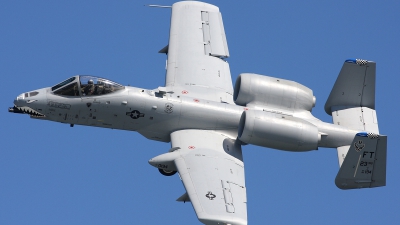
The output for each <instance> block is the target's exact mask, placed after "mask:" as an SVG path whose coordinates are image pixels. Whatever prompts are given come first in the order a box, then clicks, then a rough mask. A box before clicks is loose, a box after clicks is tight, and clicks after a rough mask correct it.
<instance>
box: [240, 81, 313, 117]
mask: <svg viewBox="0 0 400 225" xmlns="http://www.w3.org/2000/svg"><path fill="white" fill-rule="evenodd" d="M233 100H234V101H235V103H236V104H237V105H242V106H248V105H249V104H250V105H259V106H268V107H271V108H276V109H282V110H283V111H297V110H308V111H311V109H312V108H313V107H314V106H315V101H316V99H315V97H314V95H313V91H312V90H311V89H309V88H307V87H306V86H304V85H301V84H299V83H297V82H294V81H290V80H284V79H280V78H275V77H268V76H263V75H258V74H250V73H242V74H240V75H239V77H238V78H237V80H236V83H235V91H234V94H233Z"/></svg>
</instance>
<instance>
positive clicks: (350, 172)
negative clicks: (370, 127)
mask: <svg viewBox="0 0 400 225" xmlns="http://www.w3.org/2000/svg"><path fill="white" fill-rule="evenodd" d="M386 148H387V137H386V136H384V135H378V134H372V133H366V132H361V133H358V134H357V135H356V136H355V138H354V140H353V142H352V145H350V149H349V152H348V153H347V156H346V159H345V160H344V162H343V164H342V167H340V170H339V172H338V174H337V176H336V179H335V184H336V186H337V187H338V188H340V189H356V188H371V187H380V186H385V185H386V158H387V157H386Z"/></svg>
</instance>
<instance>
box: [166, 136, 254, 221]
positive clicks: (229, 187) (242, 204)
mask: <svg viewBox="0 0 400 225" xmlns="http://www.w3.org/2000/svg"><path fill="white" fill-rule="evenodd" d="M171 143H172V147H173V149H177V148H180V149H179V150H177V151H179V155H180V156H179V157H177V158H176V159H175V165H176V168H177V170H178V172H179V174H180V177H181V180H182V182H183V185H184V186H185V189H186V191H187V193H186V194H184V195H183V196H182V197H181V198H180V199H178V201H179V200H185V199H186V201H187V200H190V201H191V203H192V205H193V208H194V210H195V211H196V214H197V217H198V219H199V220H200V221H201V222H202V223H204V224H208V225H214V224H215V225H216V224H231V225H234V224H235V225H243V224H247V203H246V202H247V200H246V186H245V179H244V164H243V161H242V150H241V145H240V144H239V143H235V141H234V140H232V139H230V138H228V137H226V136H224V135H223V134H221V133H218V132H215V131H205V130H181V131H176V132H173V133H172V134H171Z"/></svg>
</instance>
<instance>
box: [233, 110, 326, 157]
mask: <svg viewBox="0 0 400 225" xmlns="http://www.w3.org/2000/svg"><path fill="white" fill-rule="evenodd" d="M238 138H239V140H241V141H242V142H245V143H248V144H253V145H258V146H262V147H268V148H274V149H280V150H286V151H310V150H316V149H318V142H319V141H320V139H321V135H320V134H319V133H318V128H317V127H316V126H314V125H313V124H311V123H309V122H307V121H304V120H302V119H299V118H295V117H292V116H288V115H284V114H278V113H272V112H264V111H255V110H249V111H244V112H243V113H242V116H241V118H240V122H239V130H238Z"/></svg>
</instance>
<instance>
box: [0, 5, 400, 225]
mask: <svg viewBox="0 0 400 225" xmlns="http://www.w3.org/2000/svg"><path fill="white" fill-rule="evenodd" d="M172 3H173V1H162V0H159V1H132V0H130V1H75V0H71V1H63V2H61V1H39V0H38V1H3V2H2V4H1V7H0V29H1V31H0V74H1V78H2V88H1V89H0V90H1V96H2V101H1V102H0V104H1V109H2V110H1V111H0V113H1V114H0V115H1V121H2V123H1V129H0V132H1V133H0V144H1V150H0V224H15V225H17V224H30V225H33V224H41V225H43V224H178V225H179V224H199V222H198V221H197V219H196V215H195V213H194V210H193V209H192V206H191V204H190V203H185V204H183V203H179V202H176V201H175V200H176V199H177V198H178V197H179V196H181V195H182V194H183V193H184V192H185V190H184V187H183V185H182V183H181V181H180V180H179V177H178V176H173V177H164V176H162V175H161V174H159V172H158V171H157V169H155V168H154V167H152V166H150V165H149V164H148V162H147V161H148V160H149V159H150V158H152V157H154V156H156V155H159V154H162V153H165V152H166V151H167V150H168V149H169V148H170V144H167V143H158V142H154V141H150V140H147V139H145V138H144V137H142V136H141V135H139V134H137V133H134V132H128V131H120V130H109V129H101V128H93V127H83V126H75V127H74V128H70V127H69V125H68V124H61V123H54V122H48V121H40V120H33V119H29V118H28V116H26V115H17V114H10V113H8V112H7V108H8V107H11V106H12V105H13V100H14V99H15V98H16V96H17V95H19V94H20V93H22V92H26V91H30V90H34V89H38V88H42V87H47V86H52V85H54V84H56V83H58V82H60V81H62V80H64V79H66V78H68V77H71V76H73V75H76V74H91V75H96V76H101V77H105V78H109V79H111V80H114V81H116V82H119V83H121V84H124V85H128V84H130V85H131V86H136V87H142V88H149V89H150V88H151V89H153V88H156V87H158V86H162V85H164V76H165V59H166V57H165V55H163V54H158V53H157V52H158V50H160V49H161V48H163V47H164V46H165V45H166V44H167V43H168V35H169V22H170V9H158V8H149V7H144V6H143V5H144V4H163V5H171V4H172ZM210 3H212V4H215V5H217V6H219V7H220V10H221V12H222V15H223V20H224V25H225V31H226V35H227V40H228V45H229V50H230V54H231V57H230V58H229V59H228V61H229V63H230V67H231V74H232V80H233V82H235V80H236V78H237V76H238V75H239V74H240V73H243V72H254V73H259V74H265V75H269V76H275V77H280V78H284V79H289V80H294V81H297V82H300V83H302V84H304V85H306V86H308V87H309V88H311V89H313V91H314V95H315V96H316V97H317V105H316V107H315V108H314V109H313V114H314V115H315V116H316V117H318V118H320V119H322V120H324V121H329V122H330V121H331V117H330V116H328V115H327V114H326V113H325V111H324V109H323V106H324V104H325V101H326V99H327V97H328V95H329V93H330V90H331V88H332V86H333V84H334V82H335V80H336V77H337V75H338V73H339V71H340V68H341V66H342V64H343V62H344V60H345V59H347V58H362V59H368V60H373V61H375V62H377V87H376V109H377V114H378V121H379V128H380V131H381V133H382V134H386V135H388V160H387V186H386V187H383V188H376V189H363V190H350V191H342V190H339V189H338V188H337V187H336V186H335V184H334V179H335V176H336V173H337V171H338V162H337V155H336V150H335V149H324V148H320V149H319V150H318V151H311V152H305V153H293V152H284V151H277V150H273V149H267V148H261V147H255V146H244V147H243V152H244V153H243V154H244V160H245V167H246V186H247V191H248V192H247V196H248V197H247V198H248V220H249V224H363V225H367V224H398V222H399V220H400V213H399V208H400V207H399V206H400V194H399V190H400V179H399V178H400V173H399V171H400V164H399V163H398V162H397V160H398V159H399V158H400V153H399V148H398V141H399V140H397V138H396V136H395V135H396V133H398V131H397V132H396V130H398V126H399V110H400V107H399V100H398V98H399V87H398V86H399V83H400V78H399V75H400V74H399V72H398V71H399V70H398V67H399V60H400V44H399V43H400V42H399V40H400V35H399V32H400V30H399V24H400V13H399V10H400V1H397V0H393V1H348V0H346V1H344V0H337V1H307V0H306V1H291V0H288V1H275V0H270V1H240V2H236V1H235V2H233V1H210Z"/></svg>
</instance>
